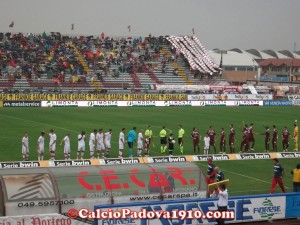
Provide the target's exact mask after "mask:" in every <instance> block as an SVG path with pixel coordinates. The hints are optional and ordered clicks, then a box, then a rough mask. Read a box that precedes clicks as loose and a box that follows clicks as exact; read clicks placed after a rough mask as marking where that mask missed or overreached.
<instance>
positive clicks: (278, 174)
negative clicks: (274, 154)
mask: <svg viewBox="0 0 300 225" xmlns="http://www.w3.org/2000/svg"><path fill="white" fill-rule="evenodd" d="M273 163H274V177H273V179H272V186H271V190H270V194H273V193H274V190H275V187H276V184H277V183H278V185H279V187H280V188H281V190H282V192H284V193H285V189H284V185H283V182H282V178H283V176H284V168H283V167H282V166H281V165H280V163H279V160H278V159H276V158H275V159H273Z"/></svg>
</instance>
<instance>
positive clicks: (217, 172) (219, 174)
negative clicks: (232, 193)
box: [215, 166, 225, 182]
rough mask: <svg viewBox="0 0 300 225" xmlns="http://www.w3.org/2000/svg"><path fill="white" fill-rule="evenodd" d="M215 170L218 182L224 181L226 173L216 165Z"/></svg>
mask: <svg viewBox="0 0 300 225" xmlns="http://www.w3.org/2000/svg"><path fill="white" fill-rule="evenodd" d="M215 172H216V175H217V182H220V181H223V180H224V178H225V176H224V173H223V172H222V171H221V170H220V169H219V167H217V166H216V167H215Z"/></svg>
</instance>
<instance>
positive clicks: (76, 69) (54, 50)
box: [0, 32, 216, 84]
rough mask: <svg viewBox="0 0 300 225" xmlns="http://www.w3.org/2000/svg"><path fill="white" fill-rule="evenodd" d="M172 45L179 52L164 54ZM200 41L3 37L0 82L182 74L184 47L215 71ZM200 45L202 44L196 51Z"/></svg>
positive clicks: (0, 36)
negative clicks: (165, 47) (176, 64)
mask: <svg viewBox="0 0 300 225" xmlns="http://www.w3.org/2000/svg"><path fill="white" fill-rule="evenodd" d="M175 41H176V44H174V43H175ZM178 41H179V42H180V43H179V42H178ZM170 42H171V44H172V46H171V47H172V48H173V50H174V51H168V53H167V54H165V53H164V54H162V45H170ZM198 42H199V40H198V39H196V38H189V37H180V38H179V39H178V38H173V37H172V36H171V37H163V36H160V37H153V36H151V35H149V36H148V37H146V38H142V37H109V36H106V35H105V34H104V33H102V34H101V35H99V36H63V35H61V34H60V33H56V32H52V33H49V34H46V33H45V32H44V33H43V34H31V33H29V34H23V33H15V34H11V33H6V34H3V33H0V78H2V79H8V80H11V81H14V80H16V79H21V78H22V77H23V78H26V79H27V80H28V81H30V82H31V83H30V84H32V82H39V81H48V82H54V83H57V84H58V83H86V82H87V81H95V80H97V81H100V82H105V79H106V78H107V77H108V76H110V77H112V78H116V79H118V78H121V77H122V75H123V74H124V73H128V74H134V73H152V72H156V74H165V73H169V74H173V76H179V71H178V68H174V67H173V66H172V63H173V62H177V61H178V57H179V56H180V54H182V55H183V56H185V55H184V54H185V53H184V52H178V48H177V47H178V46H181V48H182V47H183V46H185V47H186V48H187V47H188V46H190V47H191V46H192V47H191V49H190V51H191V54H195V56H196V53H197V54H198V53H199V52H201V54H202V53H203V55H204V56H203V57H204V58H203V62H204V63H205V65H206V66H207V68H210V69H209V72H215V71H216V70H215V69H214V68H215V67H216V65H215V63H214V62H213V61H212V60H211V59H210V58H209V57H206V52H205V51H206V50H205V49H204V47H203V46H202V45H200V44H201V43H200V44H199V43H198ZM197 43H198V44H199V46H198V47H195V46H196V45H197ZM189 60H190V55H188V57H186V58H184V57H183V62H184V66H186V68H188V67H189V66H191V65H190V61H189ZM197 66H199V65H198V64H197ZM186 68H185V69H186ZM197 68H198V67H196V68H194V67H192V66H191V70H193V71H194V72H195V74H196V75H197V74H198V73H197V71H199V72H200V73H201V71H202V70H201V71H200V70H197ZM207 71H208V69H207ZM207 71H206V72H207ZM204 72H205V71H204ZM186 73H187V74H188V73H189V71H188V70H187V71H186Z"/></svg>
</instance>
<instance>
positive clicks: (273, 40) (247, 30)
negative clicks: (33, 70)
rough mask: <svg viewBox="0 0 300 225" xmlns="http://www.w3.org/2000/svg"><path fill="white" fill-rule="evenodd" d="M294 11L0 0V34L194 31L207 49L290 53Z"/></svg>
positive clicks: (297, 32)
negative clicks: (284, 51)
mask: <svg viewBox="0 0 300 225" xmlns="http://www.w3.org/2000/svg"><path fill="white" fill-rule="evenodd" d="M299 9H300V0H1V1H0V16H1V17H0V18H1V19H0V32H7V31H10V32H25V33H29V32H32V33H42V32H44V31H46V32H52V31H57V32H61V33H62V34H83V35H99V34H101V33H102V32H104V33H105V34H106V35H109V36H148V35H149V34H150V33H151V34H152V35H154V36H159V35H191V34H192V29H193V28H194V30H195V34H196V35H197V36H198V37H199V39H200V40H201V42H202V43H203V44H204V46H206V47H207V48H208V49H214V48H219V49H222V50H229V49H232V48H240V49H244V50H246V49H252V48H254V49H258V50H265V49H273V50H291V51H294V48H295V43H296V50H297V51H299V50H300V25H299V24H300V23H299V21H300V11H299ZM11 21H14V23H15V25H14V27H13V28H9V27H8V26H9V24H10V23H11ZM72 23H74V24H75V25H74V28H75V29H74V30H73V31H72V30H71V24H72ZM128 25H130V26H131V32H130V33H129V31H128V29H127V26H128Z"/></svg>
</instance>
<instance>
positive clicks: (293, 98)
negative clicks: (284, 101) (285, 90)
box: [288, 95, 300, 101]
mask: <svg viewBox="0 0 300 225" xmlns="http://www.w3.org/2000/svg"><path fill="white" fill-rule="evenodd" d="M288 98H289V100H290V101H294V100H300V95H288Z"/></svg>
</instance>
